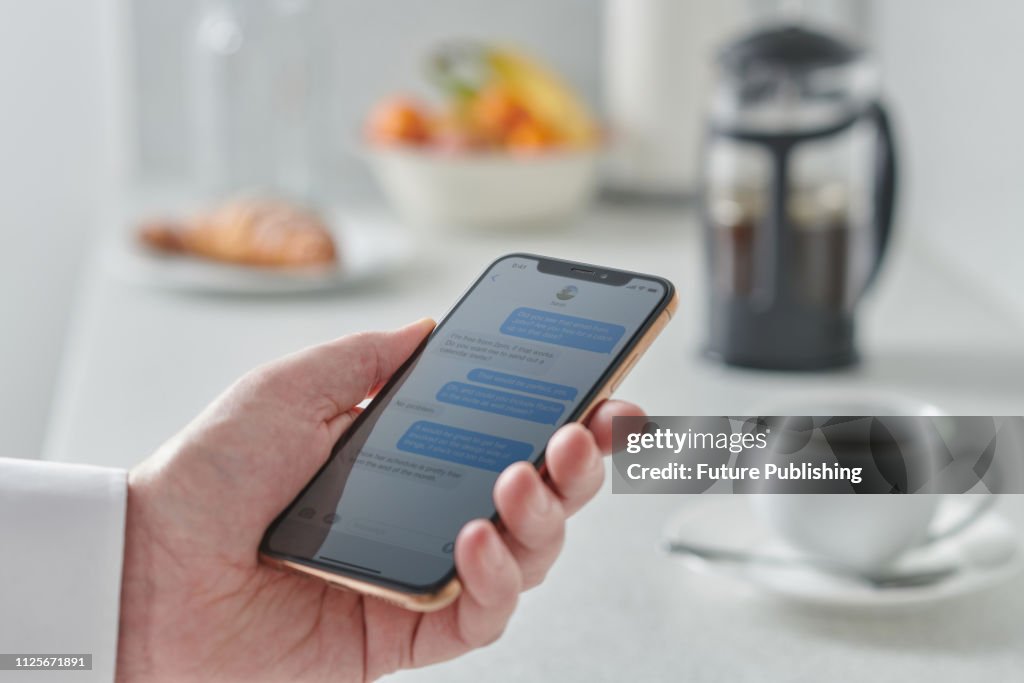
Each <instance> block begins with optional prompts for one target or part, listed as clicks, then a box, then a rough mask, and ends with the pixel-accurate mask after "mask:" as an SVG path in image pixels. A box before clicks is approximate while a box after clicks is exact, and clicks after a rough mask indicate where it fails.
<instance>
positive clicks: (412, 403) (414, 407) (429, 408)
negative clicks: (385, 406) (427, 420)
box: [391, 398, 445, 417]
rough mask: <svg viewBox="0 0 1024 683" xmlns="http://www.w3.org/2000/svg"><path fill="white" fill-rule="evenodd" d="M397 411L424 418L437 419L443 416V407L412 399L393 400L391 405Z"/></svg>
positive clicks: (432, 402)
mask: <svg viewBox="0 0 1024 683" xmlns="http://www.w3.org/2000/svg"><path fill="white" fill-rule="evenodd" d="M391 405H393V406H394V407H395V408H398V409H399V410H403V411H405V412H407V413H411V414H413V415H422V416H424V417H438V416H440V415H443V414H444V412H445V411H444V406H443V405H441V404H439V403H435V402H434V401H421V400H419V399H414V398H395V400H394V402H393V403H392V404H391Z"/></svg>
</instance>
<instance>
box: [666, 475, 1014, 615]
mask: <svg viewBox="0 0 1024 683" xmlns="http://www.w3.org/2000/svg"><path fill="white" fill-rule="evenodd" d="M665 535H666V538H667V539H678V540H680V541H683V542H684V543H685V542H690V543H694V544H699V545H702V546H712V547H716V548H729V549H732V550H736V551H740V552H749V553H751V554H758V555H770V556H772V557H781V556H785V557H794V558H799V557H800V554H799V553H798V552H796V551H794V550H792V549H790V548H788V547H787V546H786V545H785V544H783V543H782V542H781V541H778V540H776V539H775V538H774V537H773V536H772V535H771V534H770V532H768V531H766V530H765V529H763V528H762V527H761V526H760V523H759V522H758V521H757V519H756V518H755V517H754V515H753V513H752V512H751V510H750V505H749V502H748V501H747V500H746V499H745V497H744V496H742V495H705V496H700V497H699V498H698V499H697V500H695V501H693V502H691V503H690V504H689V505H687V506H686V507H684V508H683V509H682V510H680V511H679V512H677V513H676V514H675V515H673V516H672V518H671V519H670V520H669V522H668V524H667V526H666V529H665ZM982 538H984V542H985V544H986V546H991V545H992V544H995V545H997V546H998V545H999V544H1005V547H1003V548H1002V549H1003V550H1005V551H1006V552H1005V553H1001V554H1000V555H999V557H1000V560H999V561H997V562H986V563H976V562H972V560H971V558H970V557H969V556H968V552H967V550H968V549H969V548H971V547H976V546H977V545H978V544H977V541H978V540H980V539H982ZM675 557H678V558H679V559H681V560H682V561H683V563H684V564H685V565H686V566H687V567H688V568H690V569H692V570H694V571H697V572H701V573H706V574H712V575H722V576H728V577H731V578H732V579H735V580H738V581H741V582H743V583H746V584H748V585H750V586H752V587H754V588H756V589H758V590H760V591H762V592H763V593H765V594H767V595H770V596H774V597H776V598H779V599H782V600H785V601H787V602H791V603H795V604H800V605H804V606H813V607H817V608H822V607H824V608H830V609H842V610H847V611H849V610H862V611H871V612H878V611H904V610H913V609H919V608H923V607H928V606H932V605H938V604H941V603H943V602H946V601H948V600H951V599H954V598H959V597H962V596H965V595H969V594H972V593H976V592H979V591H981V590H985V589H989V588H992V587H994V586H997V585H999V584H1001V583H1003V582H1005V581H1007V580H1008V579H1010V578H1012V577H1013V576H1014V575H1016V574H1017V573H1018V572H1020V571H1021V569H1022V568H1024V551H1022V548H1021V537H1020V535H1019V534H1018V533H1017V532H1016V530H1015V529H1014V527H1013V525H1012V524H1011V523H1010V522H1009V521H1008V520H1007V519H1006V518H1005V517H1004V516H1002V515H1001V514H999V513H997V512H991V513H989V514H987V515H986V516H985V517H983V518H981V519H979V520H978V521H977V522H976V523H975V524H974V525H972V526H971V527H970V528H968V529H966V530H964V531H963V532H961V533H960V534H958V535H957V536H955V537H953V538H950V539H948V540H946V541H942V542H938V543H935V544H932V545H930V546H927V547H923V548H920V549H915V550H913V551H910V552H908V553H907V555H906V557H905V558H903V559H901V560H900V562H899V563H897V564H896V565H895V566H894V567H893V569H894V571H897V572H898V571H899V570H901V569H903V570H907V571H911V570H925V569H929V568H934V569H939V568H942V567H947V566H950V565H951V564H956V565H957V566H962V567H963V568H962V569H961V570H960V571H957V572H955V573H953V574H951V575H950V576H949V577H948V578H945V579H942V580H940V581H937V582H935V583H932V584H929V585H926V586H920V587H901V588H874V587H872V586H870V585H868V584H867V583H865V582H861V581H858V580H856V579H852V578H849V579H848V578H845V577H843V576H840V575H836V574H831V573H828V572H825V571H821V570H818V569H816V568H815V567H813V566H811V565H802V564H794V565H769V564H756V563H751V564H735V563H725V562H714V561H707V560H704V559H701V558H698V557H695V556H689V555H676V556H675Z"/></svg>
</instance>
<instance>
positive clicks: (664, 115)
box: [604, 0, 745, 196]
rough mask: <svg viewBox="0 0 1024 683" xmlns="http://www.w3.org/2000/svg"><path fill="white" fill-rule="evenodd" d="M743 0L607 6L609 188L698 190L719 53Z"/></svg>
mask: <svg viewBox="0 0 1024 683" xmlns="http://www.w3.org/2000/svg"><path fill="white" fill-rule="evenodd" d="M744 6H745V2H743V0H607V1H606V3H605V7H606V9H605V22H604V24H605V41H604V44H605V64H604V98H605V103H604V104H605V112H606V115H607V118H608V124H609V128H610V136H611V139H610V141H609V154H608V156H607V160H606V167H605V169H604V180H605V182H604V184H605V186H606V187H608V188H610V189H612V190H616V191H624V192H631V193H637V194H644V195H646V194H650V195H669V196H686V195H692V194H694V193H695V192H696V189H697V179H698V177H699V175H698V171H699V157H700V141H701V138H702V134H703V126H704V111H705V105H706V102H707V98H708V94H709V90H710V86H711V79H712V73H713V72H712V64H713V59H714V53H715V49H716V48H717V46H718V45H719V44H721V43H722V42H723V41H724V39H725V38H726V37H727V36H728V35H729V34H730V33H731V32H733V31H734V30H736V28H737V27H738V26H739V23H740V20H741V18H742V16H743V15H742V12H743V9H744Z"/></svg>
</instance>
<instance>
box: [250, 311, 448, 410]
mask: <svg viewBox="0 0 1024 683" xmlns="http://www.w3.org/2000/svg"><path fill="white" fill-rule="evenodd" d="M433 329H434V321H433V320H431V319H430V318H423V319H421V320H417V321H416V322H414V323H411V324H409V325H406V326H405V327H400V328H398V329H397V330H391V331H387V332H360V333H358V334H352V335H348V336H346V337H341V338H340V339H336V340H334V341H331V342H327V343H325V344H320V345H318V346H314V347H311V348H309V349H306V350H304V351H300V352H298V353H296V354H293V355H291V356H287V357H286V358H284V359H283V360H281V361H280V362H278V363H275V364H274V365H273V366H271V368H270V369H269V371H270V373H272V374H273V375H274V376H275V379H276V380H278V381H280V382H281V384H284V385H287V388H286V389H285V387H281V388H282V389H284V391H285V393H286V394H288V395H290V396H292V397H294V398H296V399H298V400H300V401H301V402H302V403H303V404H305V405H307V406H311V407H312V409H313V414H312V415H311V417H314V418H315V419H316V420H317V421H318V422H319V421H323V422H330V421H331V420H333V419H334V418H335V417H337V416H338V415H341V414H342V413H344V412H346V411H348V410H350V409H351V408H353V407H354V406H356V405H357V404H358V403H360V402H361V401H362V400H363V399H365V398H366V397H368V396H371V395H372V394H373V393H374V392H375V391H377V390H378V389H379V388H380V387H381V385H382V384H384V382H386V381H387V380H388V378H390V377H391V375H392V374H394V372H395V370H397V369H398V368H399V367H400V366H401V365H402V363H404V362H405V361H406V360H407V359H408V358H409V356H410V355H412V353H413V352H414V351H415V350H416V347H417V346H419V344H420V342H422V341H423V339H424V337H426V336H427V335H428V334H429V333H430V331H431V330H433ZM274 384H277V382H275V383H274ZM278 386H280V385H278Z"/></svg>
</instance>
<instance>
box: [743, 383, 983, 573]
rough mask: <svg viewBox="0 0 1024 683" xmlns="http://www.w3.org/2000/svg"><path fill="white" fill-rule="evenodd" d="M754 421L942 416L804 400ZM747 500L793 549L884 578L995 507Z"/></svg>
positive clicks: (883, 402) (893, 401)
mask: <svg viewBox="0 0 1024 683" xmlns="http://www.w3.org/2000/svg"><path fill="white" fill-rule="evenodd" d="M754 414H762V415H846V416H851V415H876V416H881V415H906V416H910V415H920V416H941V415H944V413H943V412H942V411H940V410H939V409H938V408H936V407H935V406H932V405H930V404H927V403H923V402H916V401H913V400H912V399H908V398H905V397H898V396H893V395H889V394H874V393H856V394H853V393H850V394H836V393H828V394H821V395H802V396H800V397H798V398H796V399H794V400H793V401H786V400H780V401H775V402H773V403H772V405H771V406H770V407H767V408H762V409H760V410H758V411H757V412H755V413H754ZM750 498H751V504H752V506H753V510H754V514H755V515H756V517H757V518H758V519H759V520H760V521H761V522H762V523H763V524H764V525H765V526H766V527H767V528H768V529H770V530H772V531H773V532H774V533H775V534H777V535H778V536H779V537H780V538H781V539H782V540H783V541H785V542H786V543H787V544H788V545H790V546H791V547H793V548H794V549H796V550H798V551H801V552H803V553H806V554H807V555H810V556H813V557H816V558H819V559H822V560H826V561H829V562H832V563H836V564H840V565H843V566H846V567H849V568H851V569H855V570H858V571H862V572H865V573H872V572H878V571H880V570H883V569H885V568H886V567H887V566H889V565H891V564H892V563H894V562H895V561H896V560H898V559H899V558H900V557H901V556H903V555H904V554H905V553H907V552H908V551H910V550H912V549H914V548H916V547H920V546H922V545H928V544H931V543H935V542H937V541H939V540H942V539H945V538H949V537H950V536H953V535H955V534H957V533H959V532H960V531H962V530H963V529H965V528H967V527H968V526H970V525H971V524H973V523H974V522H975V521H976V520H977V519H978V518H980V517H981V516H982V515H983V514H984V513H985V512H986V511H987V510H988V509H989V508H990V507H991V506H992V504H993V503H994V502H995V500H996V498H995V496H992V495H978V496H972V498H974V501H973V505H971V506H966V507H961V508H959V509H957V510H948V509H946V508H947V505H948V504H949V502H950V498H951V497H950V496H943V495H938V494H909V495H890V494H812V493H808V494H782V493H766V494H752V495H751V496H750ZM946 513H951V514H946Z"/></svg>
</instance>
